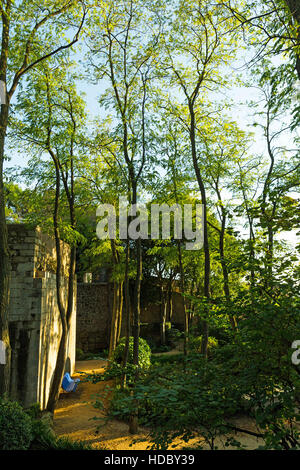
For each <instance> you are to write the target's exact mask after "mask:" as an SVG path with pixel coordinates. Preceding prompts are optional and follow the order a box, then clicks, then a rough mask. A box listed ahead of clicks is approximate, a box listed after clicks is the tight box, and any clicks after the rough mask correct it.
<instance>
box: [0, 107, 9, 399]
mask: <svg viewBox="0 0 300 470" xmlns="http://www.w3.org/2000/svg"><path fill="white" fill-rule="evenodd" d="M7 123H8V105H7V104H6V105H2V106H1V114H0V340H1V341H2V342H3V344H4V347H5V351H6V363H5V364H0V396H3V395H8V394H9V387H10V362H11V349H10V341H9V328H8V308H9V286H10V254H9V247H8V233H7V226H6V217H5V192H4V183H3V163H4V146H5V138H6V131H7Z"/></svg>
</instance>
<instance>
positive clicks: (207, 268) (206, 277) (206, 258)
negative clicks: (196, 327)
mask: <svg viewBox="0 0 300 470" xmlns="http://www.w3.org/2000/svg"><path fill="white" fill-rule="evenodd" d="M189 111H190V118H191V123H190V140H191V149H192V158H193V166H194V170H195V174H196V179H197V182H198V186H199V189H200V194H201V202H202V205H203V249H204V296H205V298H206V301H207V303H206V306H205V315H208V311H209V302H210V248H209V240H208V226H207V200H206V191H205V186H204V183H203V179H202V176H201V172H200V169H199V165H198V159H197V150H196V135H195V129H196V121H195V112H194V109H193V105H192V103H191V102H190V103H189ZM208 334H209V329H208V322H207V320H206V319H204V320H203V321H202V343H201V353H202V354H203V355H204V357H207V347H208Z"/></svg>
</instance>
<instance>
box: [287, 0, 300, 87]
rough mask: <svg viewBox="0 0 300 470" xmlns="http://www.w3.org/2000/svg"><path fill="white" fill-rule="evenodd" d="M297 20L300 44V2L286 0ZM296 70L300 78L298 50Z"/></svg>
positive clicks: (299, 54) (299, 44)
mask: <svg viewBox="0 0 300 470" xmlns="http://www.w3.org/2000/svg"><path fill="white" fill-rule="evenodd" d="M284 1H285V3H286V5H287V7H288V8H289V10H290V12H291V14H292V16H293V18H294V20H295V22H296V23H297V24H298V35H297V37H298V46H300V2H299V0H284ZM296 70H297V74H298V78H299V80H300V52H299V50H298V51H297V59H296Z"/></svg>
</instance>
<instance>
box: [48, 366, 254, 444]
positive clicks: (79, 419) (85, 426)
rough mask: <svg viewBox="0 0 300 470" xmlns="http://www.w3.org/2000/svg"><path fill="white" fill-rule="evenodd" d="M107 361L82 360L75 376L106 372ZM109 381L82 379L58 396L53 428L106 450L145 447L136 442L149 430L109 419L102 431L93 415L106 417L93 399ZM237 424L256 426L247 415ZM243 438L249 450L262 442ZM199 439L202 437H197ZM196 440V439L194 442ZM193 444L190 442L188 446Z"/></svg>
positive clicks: (243, 436)
mask: <svg viewBox="0 0 300 470" xmlns="http://www.w3.org/2000/svg"><path fill="white" fill-rule="evenodd" d="M105 365H106V361H100V360H99V361H95V360H94V361H82V362H77V363H76V372H75V374H73V376H72V377H80V374H79V372H86V373H92V372H96V373H103V372H104V368H105ZM108 384H109V383H108V382H99V383H97V384H92V383H90V382H82V383H80V384H79V386H78V388H77V390H76V392H75V393H69V394H68V393H62V394H61V395H60V398H59V402H58V406H57V408H56V411H55V415H54V431H55V433H56V434H57V435H58V436H66V437H69V438H70V439H72V440H78V441H84V442H87V443H88V444H90V445H91V446H92V447H93V448H94V449H107V450H145V449H147V446H148V445H149V442H147V441H146V442H145V441H144V442H136V443H133V441H134V440H137V439H146V438H147V431H146V429H140V430H139V434H138V435H136V436H133V435H131V434H129V432H128V425H127V424H125V423H123V422H120V421H116V420H110V421H108V422H106V423H105V424H104V425H103V426H102V427H101V428H100V429H99V430H97V426H98V425H99V422H97V421H95V420H94V419H93V418H94V417H99V418H103V417H105V413H104V412H103V411H101V410H98V409H95V408H94V407H93V406H92V402H93V401H95V397H96V395H97V394H98V393H99V392H101V391H103V390H104V388H105V387H106V386H107V385H108ZM236 425H237V426H239V427H241V428H244V429H248V430H254V427H253V425H252V423H251V422H249V420H248V419H247V418H243V417H241V418H238V419H237V420H236ZM234 437H235V438H236V439H238V440H240V441H241V442H242V443H243V444H244V445H245V446H247V448H248V449H255V448H257V447H258V445H259V441H258V439H257V438H256V437H252V436H247V435H241V434H237V435H235V436H234ZM198 441H199V440H198ZM194 443H196V441H194ZM176 444H177V446H178V447H177V448H178V449H182V448H183V447H184V444H183V443H182V442H181V441H179V440H178V442H176ZM192 445H193V441H190V443H189V447H191V446H192ZM218 446H219V448H222V447H223V445H222V442H221V441H220V440H219V442H218Z"/></svg>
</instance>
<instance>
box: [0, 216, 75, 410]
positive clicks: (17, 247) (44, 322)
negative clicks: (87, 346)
mask: <svg viewBox="0 0 300 470" xmlns="http://www.w3.org/2000/svg"><path fill="white" fill-rule="evenodd" d="M8 233H9V246H10V251H11V259H12V275H11V290H10V305H9V329H10V339H11V347H12V375H11V396H12V398H14V399H16V400H18V401H20V402H21V403H23V404H24V406H30V405H31V404H33V403H37V402H38V403H40V405H41V408H42V409H44V407H45V406H46V403H47V399H48V395H49V390H50V386H51V381H52V378H53V373H54V369H55V364H56V356H57V351H58V346H59V341H60V337H61V326H60V319H59V311H58V307H57V301H56V276H55V274H54V272H55V266H56V257H55V245H54V240H52V239H51V238H50V237H48V236H47V235H45V234H42V233H41V231H40V230H39V229H38V228H36V229H28V228H26V227H25V226H24V225H21V224H10V225H8ZM63 248H64V249H63V253H64V256H63V258H64V260H63V267H64V269H65V270H66V269H67V264H68V257H69V248H68V246H67V245H64V247H63ZM64 282H65V283H66V279H64ZM63 291H64V292H65V293H66V292H67V289H63ZM65 300H66V299H65ZM74 302H75V304H74V305H75V309H74V312H73V318H72V321H71V328H70V337H69V345H68V361H67V364H66V370H68V371H69V372H71V373H72V372H73V370H74V365H75V337H76V289H75V295H74Z"/></svg>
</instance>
